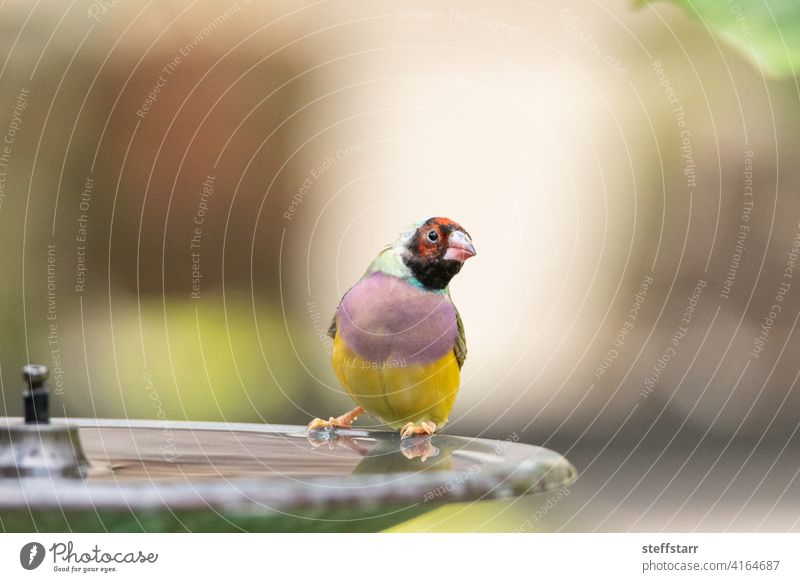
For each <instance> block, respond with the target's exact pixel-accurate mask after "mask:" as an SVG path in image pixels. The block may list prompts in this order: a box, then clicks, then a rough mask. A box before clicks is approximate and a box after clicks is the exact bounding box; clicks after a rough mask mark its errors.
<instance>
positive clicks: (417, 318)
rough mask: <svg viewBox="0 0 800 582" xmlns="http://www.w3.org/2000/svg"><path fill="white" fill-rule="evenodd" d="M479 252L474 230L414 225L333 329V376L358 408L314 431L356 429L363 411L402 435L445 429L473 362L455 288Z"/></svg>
mask: <svg viewBox="0 0 800 582" xmlns="http://www.w3.org/2000/svg"><path fill="white" fill-rule="evenodd" d="M474 255H475V247H474V246H473V244H472V239H471V238H470V236H469V234H468V233H467V231H466V230H464V229H463V228H462V227H461V226H460V225H458V224H457V223H455V222H453V221H452V220H450V219H448V218H441V217H437V218H429V219H428V220H425V221H422V222H418V223H416V224H413V225H411V226H410V227H409V228H407V229H406V230H404V231H403V232H402V233H401V234H400V236H399V237H398V239H397V240H396V241H395V242H394V243H393V244H392V245H390V246H388V247H387V248H385V249H384V250H383V251H382V252H381V253H380V254H379V255H378V256H377V258H376V259H375V260H374V261H372V264H370V266H369V268H368V269H367V272H366V273H365V274H364V276H363V277H361V279H360V280H359V281H358V282H357V283H356V284H355V285H353V286H352V287H351V288H350V289H349V290H348V291H347V293H345V294H344V297H342V300H341V302H340V303H339V307H338V308H337V309H336V313H335V314H334V317H333V322H332V323H331V327H330V329H329V331H328V334H329V335H330V336H331V338H333V353H332V357H331V362H332V364H333V369H334V372H335V373H336V377H337V378H338V379H339V382H340V383H341V384H342V386H343V387H344V389H345V391H346V392H347V393H348V394H349V395H350V397H351V398H352V399H353V400H354V401H355V403H356V404H357V405H358V407H357V408H354V409H353V410H351V411H350V412H347V413H345V414H343V415H341V416H338V417H335V418H334V417H331V418H329V419H328V420H322V419H319V418H317V419H315V420H313V421H312V422H311V423H310V424H309V425H308V428H309V430H316V429H320V428H325V427H349V426H351V425H352V424H353V422H354V421H355V420H356V419H357V418H358V417H359V416H360V415H361V414H363V413H364V412H368V413H369V414H370V415H372V416H374V417H376V418H378V419H380V420H381V421H382V422H384V423H385V424H387V425H388V426H390V427H392V428H394V429H399V430H400V434H401V436H402V437H408V436H413V435H422V434H425V435H430V434H433V433H434V432H436V431H437V430H439V429H441V428H442V427H443V426H444V425H445V423H446V422H447V419H448V417H449V415H450V411H451V410H452V408H453V404H454V402H455V398H456V393H457V392H458V386H459V383H460V376H461V367H462V366H463V365H464V360H465V358H466V357H467V345H466V339H465V337H464V326H463V324H462V322H461V317H460V315H459V313H458V310H457V309H456V307H455V305H453V302H452V300H451V299H450V290H449V284H450V280H451V279H452V278H453V277H454V276H455V275H456V274H457V273H458V272H459V271H460V270H461V267H462V266H463V265H464V262H465V261H466V260H467V259H469V258H470V257H472V256H474Z"/></svg>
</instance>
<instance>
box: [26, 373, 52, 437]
mask: <svg viewBox="0 0 800 582" xmlns="http://www.w3.org/2000/svg"><path fill="white" fill-rule="evenodd" d="M22 378H23V379H24V380H25V383H26V384H27V385H28V388H27V389H26V390H25V391H24V392H23V393H22V400H23V403H24V406H25V424H48V423H49V422H50V390H49V389H48V388H47V384H45V380H47V366H42V365H41V364H28V365H26V366H22Z"/></svg>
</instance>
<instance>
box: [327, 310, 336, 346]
mask: <svg viewBox="0 0 800 582" xmlns="http://www.w3.org/2000/svg"><path fill="white" fill-rule="evenodd" d="M336 311H337V312H338V311H339V308H338V307H337V308H336ZM336 329H337V327H336V313H334V314H333V319H331V325H330V327H329V328H328V337H329V338H331V339H336Z"/></svg>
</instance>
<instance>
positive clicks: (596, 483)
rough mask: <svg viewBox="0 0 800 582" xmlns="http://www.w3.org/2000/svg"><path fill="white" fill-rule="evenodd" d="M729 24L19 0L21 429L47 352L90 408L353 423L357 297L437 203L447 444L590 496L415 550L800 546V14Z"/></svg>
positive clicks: (4, 196) (528, 12) (538, 502)
mask: <svg viewBox="0 0 800 582" xmlns="http://www.w3.org/2000/svg"><path fill="white" fill-rule="evenodd" d="M689 4H691V3H689ZM695 4H696V5H697V6H701V5H703V4H704V3H695ZM706 4H708V3H706ZM716 4H718V5H717V6H715V7H714V8H713V9H712V13H711V15H710V16H709V17H708V18H704V17H703V16H704V15H698V14H693V13H692V11H691V10H689V11H688V12H687V11H685V10H683V9H682V8H681V7H679V6H675V5H674V4H672V3H669V2H654V3H649V4H644V5H642V6H639V5H635V4H634V3H632V2H630V1H628V0H619V1H613V2H604V3H600V2H578V1H568V2H555V1H550V0H543V1H541V2H535V3H534V2H528V1H508V2H493V3H486V2H477V1H468V2H458V3H456V2H445V1H442V2H435V1H428V2H419V1H418V2H389V1H372V2H351V1H339V2H328V1H324V0H322V1H315V2H297V1H291V2H290V1H271V2H268V3H257V2H247V1H245V0H239V1H238V2H227V1H223V2H212V1H210V0H207V1H203V0H196V1H188V0H186V1H182V0H169V1H167V0H164V1H160V2H152V1H151V2H145V1H144V0H141V1H138V0H137V1H125V2H116V1H115V0H94V1H93V2H88V1H87V0H73V1H72V2H71V3H70V4H69V5H67V4H66V3H56V2H43V3H38V2H37V3H35V4H33V3H30V2H27V1H23V0H6V1H5V2H3V3H2V4H0V139H2V140H3V141H2V143H0V222H1V223H2V229H0V233H1V234H0V240H2V245H1V246H0V268H1V269H2V270H1V272H2V277H0V294H1V296H2V302H0V329H2V335H0V383H1V384H0V393H1V394H2V402H0V415H19V414H20V399H19V396H18V395H19V391H20V389H21V382H20V378H19V367H20V365H22V364H23V363H25V362H28V361H31V362H39V363H44V364H47V365H48V366H50V368H51V386H53V388H54V390H55V391H56V392H57V393H58V394H59V395H60V396H59V399H58V402H59V403H63V407H64V409H63V411H59V412H57V414H66V415H69V416H90V417H94V416H101V417H127V418H150V419H165V418H166V419H189V420H218V421H230V422H240V421H241V422H268V423H284V424H288V423H301V424H302V423H306V422H308V421H309V420H310V419H311V418H313V417H314V416H325V415H329V414H333V413H339V412H342V411H344V410H345V409H347V407H348V405H349V399H348V398H347V397H346V396H345V395H343V393H342V390H341V389H340V387H339V386H338V384H337V382H336V379H335V377H334V375H333V372H332V370H331V369H330V365H329V349H330V345H329V342H328V340H327V339H326V336H325V332H326V330H327V328H328V324H329V322H330V318H331V316H332V314H333V311H334V309H335V308H336V305H337V303H338V300H339V298H340V297H341V295H342V294H343V292H344V291H345V290H346V289H347V288H348V287H349V286H350V285H351V284H353V283H354V282H355V281H356V280H357V279H358V278H359V277H360V275H361V274H362V272H363V271H364V269H365V268H366V266H367V264H368V263H369V261H370V260H371V259H372V258H373V257H374V255H375V254H376V253H377V252H378V250H379V249H380V248H382V246H383V245H384V244H386V243H389V242H391V241H392V240H393V239H394V238H395V236H396V234H397V233H398V232H399V231H400V230H401V229H402V228H403V227H404V226H405V225H407V224H409V223H411V222H414V221H417V220H419V219H423V218H426V217H429V216H434V215H443V216H449V217H451V218H453V219H454V220H457V221H458V222H460V223H461V224H463V225H464V226H465V227H466V228H467V229H468V230H469V231H470V233H471V234H472V237H473V239H474V241H475V243H476V247H477V249H478V252H479V254H478V256H477V257H476V258H475V259H474V260H473V261H470V262H469V264H468V265H467V266H466V267H465V269H464V271H463V272H462V273H461V274H460V275H459V276H458V277H457V278H456V279H455V280H454V282H453V284H452V285H451V289H452V294H453V297H454V300H455V302H456V304H457V305H458V307H459V309H460V311H461V314H462V317H463V319H464V322H465V326H466V330H467V337H468V342H469V349H470V356H469V359H468V361H467V363H466V365H465V367H464V370H463V379H462V387H461V391H460V394H459V398H458V401H457V403H456V408H455V410H454V413H453V415H452V417H451V424H450V425H449V426H448V428H447V432H449V433H451V434H463V435H472V436H483V437H491V438H500V439H504V438H515V437H518V438H520V439H521V440H522V441H525V442H529V443H534V444H538V445H542V446H546V447H548V448H553V449H556V450H558V451H559V452H561V453H563V454H565V455H566V456H567V457H568V458H569V459H570V460H571V461H572V462H573V463H574V464H575V465H576V467H577V468H578V470H579V471H580V473H581V476H580V478H579V480H578V482H577V483H576V484H575V485H574V486H573V487H572V488H571V489H570V490H569V494H568V495H563V494H562V495H560V496H559V497H558V498H557V499H555V498H554V497H553V495H551V496H550V497H547V496H535V497H530V498H524V499H522V500H519V501H516V502H509V501H495V502H488V503H482V504H478V505H465V506H455V507H450V508H443V509H442V510H438V511H436V512H433V513H431V514H429V515H427V516H424V517H422V518H420V519H419V520H416V521H414V522H411V523H409V524H406V525H404V526H402V527H401V528H400V529H403V530H407V531H418V530H425V531H475V530H477V531H629V530H631V531H660V530H668V531H670V530H675V531H693V530H697V531H740V530H741V531H790V530H795V531H796V530H800V482H798V473H799V472H800V447H798V442H799V441H800V438H798V436H797V427H798V410H800V390H798V389H796V382H797V378H798V374H799V373H800V365H798V357H797V353H798V350H800V342H798V338H797V337H796V334H795V333H794V330H795V328H796V325H797V321H798V317H800V270H798V268H797V264H796V262H797V258H798V252H800V238H798V237H800V196H798V186H797V185H798V184H799V183H800V164H798V163H797V159H798V155H800V86H799V85H798V82H797V78H796V76H794V75H793V74H792V73H793V69H792V68H791V66H788V68H787V65H786V64H785V63H781V62H780V55H782V54H786V53H787V52H793V51H797V50H800V47H798V46H797V43H795V42H793V40H794V38H795V37H792V36H785V37H784V36H780V35H776V34H772V36H770V37H769V38H770V39H772V40H771V41H770V43H767V49H763V47H764V46H765V44H764V43H763V42H761V43H760V44H758V43H757V41H759V42H760V38H761V37H760V35H761V33H762V32H763V30H764V27H765V26H766V27H767V28H768V27H769V26H771V25H775V26H777V24H776V23H777V22H781V23H786V26H787V27H788V26H791V25H795V24H796V23H798V22H799V21H800V17H798V16H797V12H798V11H797V8H796V7H794V8H793V7H792V6H791V3H790V2H780V1H776V2H745V1H744V0H742V1H741V2H740V3H739V4H736V3H731V2H728V3H716ZM755 4H758V5H760V6H762V8H763V7H764V6H766V7H767V12H766V14H767V16H768V17H769V18H768V19H767V21H766V24H765V22H764V21H762V20H759V18H760V17H761V16H763V14H762V13H763V10H762V12H758V11H757V10H755V9H751V7H749V5H755ZM723 5H724V6H723ZM787 6H788V8H787ZM770 8H772V10H770ZM714 14H716V18H717V21H720V22H722V24H723V25H724V26H719V27H717V28H715V26H714V23H715V22H717V21H715V20H714ZM698 16H700V17H698ZM795 29H796V28H795ZM776 38H777V39H779V41H780V42H779V41H776V40H775V39H776ZM756 44H757V46H756ZM754 47H755V48H754ZM760 49H763V50H760ZM770 51H772V52H770ZM776 51H777V53H776ZM775 54H777V55H778V58H775Z"/></svg>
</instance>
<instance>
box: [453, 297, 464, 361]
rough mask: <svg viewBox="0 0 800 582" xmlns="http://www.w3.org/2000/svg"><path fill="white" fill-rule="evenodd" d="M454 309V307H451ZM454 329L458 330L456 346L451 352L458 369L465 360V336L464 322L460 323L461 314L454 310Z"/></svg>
mask: <svg viewBox="0 0 800 582" xmlns="http://www.w3.org/2000/svg"><path fill="white" fill-rule="evenodd" d="M453 307H454V308H455V306H453ZM456 327H457V328H458V335H457V336H456V345H455V346H454V347H453V352H454V353H455V355H456V361H457V362H458V368H459V369H461V367H462V366H463V365H464V360H466V359H467V336H466V334H465V333H464V322H463V321H461V314H459V313H458V309H456Z"/></svg>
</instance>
